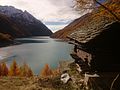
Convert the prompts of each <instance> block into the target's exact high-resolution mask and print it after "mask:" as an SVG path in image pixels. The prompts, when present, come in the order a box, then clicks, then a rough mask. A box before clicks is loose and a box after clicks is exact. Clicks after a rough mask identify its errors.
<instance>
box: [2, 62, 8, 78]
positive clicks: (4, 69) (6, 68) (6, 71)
mask: <svg viewBox="0 0 120 90" xmlns="http://www.w3.org/2000/svg"><path fill="white" fill-rule="evenodd" d="M1 76H8V67H7V65H6V63H5V62H2V64H1Z"/></svg>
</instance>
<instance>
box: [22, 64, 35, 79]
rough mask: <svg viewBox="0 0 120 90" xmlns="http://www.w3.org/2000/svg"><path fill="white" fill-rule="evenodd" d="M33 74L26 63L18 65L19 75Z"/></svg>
mask: <svg viewBox="0 0 120 90" xmlns="http://www.w3.org/2000/svg"><path fill="white" fill-rule="evenodd" d="M33 75H34V74H33V71H32V69H31V68H30V67H29V66H28V65H27V64H26V63H24V64H23V66H21V67H20V76H25V77H32V76H33Z"/></svg>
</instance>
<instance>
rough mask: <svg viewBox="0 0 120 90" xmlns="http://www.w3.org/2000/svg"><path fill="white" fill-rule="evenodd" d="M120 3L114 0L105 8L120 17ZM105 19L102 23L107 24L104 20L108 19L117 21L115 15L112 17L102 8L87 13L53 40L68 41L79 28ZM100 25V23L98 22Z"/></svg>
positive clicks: (53, 36)
mask: <svg viewBox="0 0 120 90" xmlns="http://www.w3.org/2000/svg"><path fill="white" fill-rule="evenodd" d="M119 5H120V2H116V1H114V0H112V2H109V3H106V4H105V6H106V7H107V8H109V9H110V11H112V12H113V13H114V14H116V15H117V17H120V14H119V12H120V7H119ZM100 17H101V18H103V19H102V21H103V22H106V21H105V20H106V19H104V18H108V19H110V20H112V19H115V17H114V16H113V15H111V14H110V13H109V12H108V11H107V10H105V9H104V8H103V7H102V6H100V7H99V8H97V9H95V10H93V11H92V12H91V13H87V14H85V15H83V16H82V17H80V18H78V19H76V20H74V21H73V22H71V23H70V24H69V25H68V26H66V27H65V28H63V29H61V30H59V31H57V32H55V33H54V34H52V35H51V37H52V38H61V39H66V38H67V36H68V35H70V34H72V33H73V32H74V31H76V30H78V29H79V28H82V26H85V27H86V28H87V26H88V24H89V22H90V21H91V20H93V19H94V20H98V19H99V18H100ZM97 23H99V22H97ZM97 23H96V22H94V23H92V24H93V25H95V24H97Z"/></svg>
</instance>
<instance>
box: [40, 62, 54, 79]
mask: <svg viewBox="0 0 120 90" xmlns="http://www.w3.org/2000/svg"><path fill="white" fill-rule="evenodd" d="M52 75H53V72H52V70H51V69H50V67H49V65H48V64H45V66H44V68H43V69H42V70H41V72H40V76H42V77H49V76H52Z"/></svg>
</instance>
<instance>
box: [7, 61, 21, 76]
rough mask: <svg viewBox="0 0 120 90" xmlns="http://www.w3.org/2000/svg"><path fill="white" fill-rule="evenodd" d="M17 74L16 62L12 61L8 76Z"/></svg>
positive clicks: (18, 72) (18, 70) (18, 71)
mask: <svg viewBox="0 0 120 90" xmlns="http://www.w3.org/2000/svg"><path fill="white" fill-rule="evenodd" d="M19 74H20V69H19V66H18V65H17V62H16V60H13V62H12V64H11V66H10V70H9V75H10V76H19Z"/></svg>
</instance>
